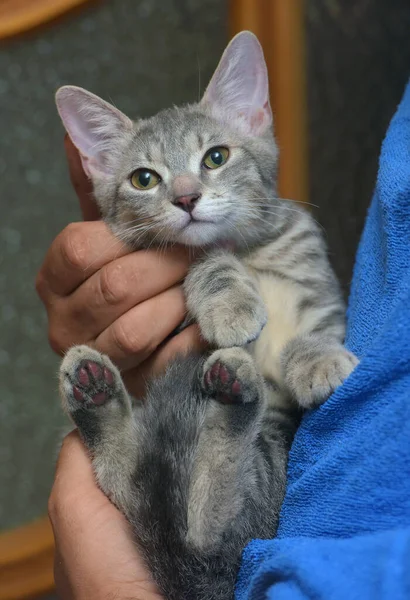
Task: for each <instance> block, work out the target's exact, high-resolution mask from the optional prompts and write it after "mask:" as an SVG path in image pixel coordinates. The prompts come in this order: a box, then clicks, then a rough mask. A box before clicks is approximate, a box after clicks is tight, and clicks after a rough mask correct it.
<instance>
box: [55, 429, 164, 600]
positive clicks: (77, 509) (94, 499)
mask: <svg viewBox="0 0 410 600" xmlns="http://www.w3.org/2000/svg"><path fill="white" fill-rule="evenodd" d="M49 516H50V520H51V524H52V527H53V531H54V538H55V543H56V552H55V562H54V576H55V583H56V587H57V592H58V595H59V596H58V597H59V598H61V600H105V599H107V600H108V599H114V598H115V599H116V600H161V596H160V594H159V592H158V590H157V588H156V585H155V583H154V582H153V580H152V577H151V575H150V573H149V572H148V570H147V568H146V567H145V564H144V563H143V560H142V558H141V556H140V555H139V553H138V549H137V546H136V544H135V542H134V540H133V538H132V532H131V527H130V525H129V524H128V522H127V521H126V519H125V517H124V516H123V515H122V514H121V513H120V512H119V511H118V510H117V509H116V508H115V506H114V505H113V504H111V502H110V501H109V500H108V498H107V497H106V496H105V495H104V494H103V493H102V491H101V490H100V489H99V488H98V487H97V485H96V483H95V480H94V474H93V471H92V467H91V463H90V459H89V457H88V455H87V451H86V449H85V447H84V446H83V444H82V442H81V440H80V438H79V436H78V433H77V432H72V433H71V434H70V435H68V436H67V437H66V438H65V440H64V443H63V446H62V449H61V452H60V456H59V459H58V464H57V470H56V475H55V481H54V485H53V489H52V491H51V495H50V500H49Z"/></svg>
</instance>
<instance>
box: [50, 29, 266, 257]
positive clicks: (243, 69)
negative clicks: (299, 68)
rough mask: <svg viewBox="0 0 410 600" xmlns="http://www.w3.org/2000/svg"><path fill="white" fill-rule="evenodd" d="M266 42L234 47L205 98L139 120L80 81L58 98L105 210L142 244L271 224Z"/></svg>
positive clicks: (232, 237) (121, 231)
mask: <svg viewBox="0 0 410 600" xmlns="http://www.w3.org/2000/svg"><path fill="white" fill-rule="evenodd" d="M268 87H269V86H268V78H267V71H266V65H265V62H264V58H263V53H262V49H261V47H260V45H259V42H258V40H257V39H256V38H255V36H254V35H253V34H251V33H249V32H243V33H241V34H238V35H237V36H236V37H235V38H234V39H233V40H232V42H231V43H230V44H229V46H228V48H227V49H226V50H225V52H224V54H223V56H222V59H221V61H220V63H219V65H218V68H217V69H216V71H215V73H214V75H213V77H212V80H211V82H210V84H209V85H208V87H207V89H206V91H205V94H204V97H203V98H202V100H201V101H200V102H199V103H198V104H196V105H192V106H186V107H183V108H173V109H169V110H165V111H163V112H161V113H159V114H158V115H156V116H155V117H152V118H151V119H146V120H140V121H137V122H136V123H133V122H132V121H131V120H130V119H129V118H128V117H126V116H125V115H124V114H123V113H121V112H120V111H119V110H117V109H116V108H114V107H113V106H111V105H110V104H108V103H107V102H104V100H101V98H98V97H97V96H95V95H94V94H91V93H90V92H87V91H86V90H83V89H81V88H76V87H73V86H66V87H63V88H61V89H60V90H59V91H58V92H57V96H56V100H57V106H58V110H59V112H60V115H61V118H62V120H63V122H64V125H65V126H66V129H67V131H68V133H69V135H70V137H71V139H72V141H73V142H74V144H75V146H77V148H78V149H79V152H80V156H81V160H82V164H83V167H84V170H85V171H86V173H87V175H88V176H89V177H90V179H91V180H92V182H93V186H94V194H95V197H96V199H97V201H98V203H99V205H100V207H101V210H102V213H103V216H104V218H105V219H106V220H107V222H108V223H109V224H110V225H111V227H112V228H113V230H114V231H115V233H116V234H117V235H119V236H121V237H122V238H123V239H124V240H126V241H127V242H129V243H132V244H133V245H135V246H147V245H149V244H152V245H161V244H165V243H176V242H178V243H182V244H185V245H189V246H205V245H210V244H215V243H220V242H227V243H232V242H233V243H234V244H236V245H243V244H245V245H246V244H247V243H248V242H249V241H251V240H252V239H255V236H256V235H257V232H258V231H260V230H261V228H262V227H263V225H264V223H266V216H267V214H268V206H269V198H270V197H271V196H272V194H273V192H274V177H275V165H276V146H275V143H274V140H273V136H272V131H271V125H272V114H271V110H270V106H269V96H268Z"/></svg>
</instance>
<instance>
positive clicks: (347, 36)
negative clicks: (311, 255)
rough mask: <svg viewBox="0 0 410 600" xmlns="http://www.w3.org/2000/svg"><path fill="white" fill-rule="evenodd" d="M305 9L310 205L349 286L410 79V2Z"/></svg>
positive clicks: (313, 3) (345, 2) (333, 0)
mask: <svg viewBox="0 0 410 600" xmlns="http://www.w3.org/2000/svg"><path fill="white" fill-rule="evenodd" d="M305 5H306V12H307V41H308V82H309V89H308V92H309V121H310V157H309V158H310V178H311V202H312V203H314V204H318V205H319V209H318V210H317V211H316V214H317V217H318V219H319V221H320V222H321V223H322V224H323V226H324V228H325V230H326V232H327V237H328V240H329V243H330V248H331V257H332V260H333V263H334V265H335V266H336V268H337V272H338V274H339V276H340V277H341V279H342V281H343V283H344V286H345V289H347V288H348V284H349V282H350V280H351V272H352V266H353V260H354V253H355V251H356V246H357V242H358V239H359V236H360V233H361V231H362V227H363V221H364V217H365V214H366V210H367V207H368V205H369V202H370V198H371V195H372V191H373V186H374V181H375V175H376V172H377V159H378V154H379V150H380V142H381V140H382V139H383V136H384V133H385V130H386V127H387V125H388V122H389V120H390V118H391V116H392V114H393V112H394V110H395V108H396V105H397V103H398V102H399V101H400V98H401V95H402V93H403V90H404V86H405V82H406V81H407V78H408V77H409V76H410V43H409V33H410V2H409V0H306V2H305Z"/></svg>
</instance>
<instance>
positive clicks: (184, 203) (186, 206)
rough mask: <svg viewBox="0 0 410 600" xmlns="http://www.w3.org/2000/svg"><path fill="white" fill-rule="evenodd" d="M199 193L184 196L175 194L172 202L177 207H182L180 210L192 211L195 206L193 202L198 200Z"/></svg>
mask: <svg viewBox="0 0 410 600" xmlns="http://www.w3.org/2000/svg"><path fill="white" fill-rule="evenodd" d="M200 197H201V194H198V193H196V194H186V196H177V197H176V198H174V200H173V201H172V203H173V204H175V206H179V208H182V210H184V211H185V212H189V213H190V212H192V211H193V210H194V208H195V204H196V203H197V202H198V200H199V199H200Z"/></svg>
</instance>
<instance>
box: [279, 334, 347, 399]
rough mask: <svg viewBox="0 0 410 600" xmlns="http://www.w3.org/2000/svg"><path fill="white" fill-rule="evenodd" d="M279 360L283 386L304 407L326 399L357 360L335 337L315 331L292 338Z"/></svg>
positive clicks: (342, 380)
mask: <svg viewBox="0 0 410 600" xmlns="http://www.w3.org/2000/svg"><path fill="white" fill-rule="evenodd" d="M281 360H282V368H283V374H284V381H285V385H286V386H287V388H288V389H289V391H290V392H291V394H292V396H293V398H294V399H295V400H296V401H297V402H298V404H299V405H300V406H302V407H303V408H313V407H314V406H318V405H319V404H321V403H322V402H324V401H325V400H327V399H328V397H329V396H330V395H331V394H332V393H333V392H334V391H335V390H336V389H337V388H338V387H339V386H340V385H341V384H342V383H343V382H344V380H345V379H346V378H347V377H348V376H349V375H350V373H351V372H352V371H353V369H354V368H355V367H356V366H357V364H358V363H359V361H358V359H357V358H356V357H355V356H354V355H353V354H352V353H351V352H349V351H348V350H346V348H344V346H343V345H342V344H341V343H340V342H339V341H338V340H336V339H334V338H331V337H326V336H319V335H314V334H310V335H303V336H298V337H296V338H294V339H293V340H291V341H290V342H289V343H288V344H287V346H286V347H285V348H284V351H283V353H282V357H281Z"/></svg>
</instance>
